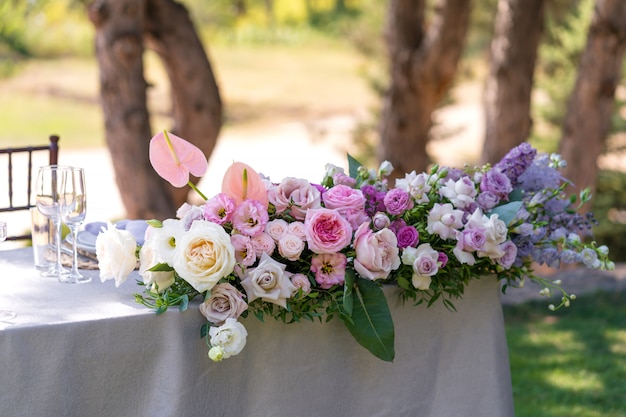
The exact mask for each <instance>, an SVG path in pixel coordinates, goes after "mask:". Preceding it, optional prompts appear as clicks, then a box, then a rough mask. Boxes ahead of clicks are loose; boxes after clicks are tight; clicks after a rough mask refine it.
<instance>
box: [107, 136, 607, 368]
mask: <svg viewBox="0 0 626 417" xmlns="http://www.w3.org/2000/svg"><path fill="white" fill-rule="evenodd" d="M348 160H349V172H348V173H345V172H344V170H343V169H342V168H340V167H337V166H333V165H327V166H326V173H325V175H324V177H323V179H322V181H321V182H320V183H319V184H314V183H311V182H309V181H308V180H305V179H300V178H295V177H289V178H285V179H283V180H281V181H280V182H273V181H271V180H270V179H269V178H265V177H263V176H262V175H260V174H258V173H257V172H255V171H254V169H253V168H251V167H250V166H248V165H246V164H243V163H239V162H236V163H233V164H232V165H231V167H230V168H229V169H228V170H227V172H226V173H225V176H224V179H223V183H222V192H221V193H219V194H217V195H215V196H213V197H211V198H207V197H206V196H204V195H203V194H202V192H201V191H200V190H198V189H197V188H196V187H195V186H194V184H192V183H191V181H189V175H190V174H193V175H194V176H197V177H199V176H202V175H203V174H204V173H205V171H206V169H207V159H206V157H205V156H204V155H203V153H202V151H200V149H198V148H197V147H195V146H194V145H192V144H190V143H189V142H187V141H185V140H184V139H182V138H180V137H177V136H175V135H173V134H171V133H168V132H165V131H164V132H162V133H159V134H157V135H156V136H154V137H153V138H152V139H151V142H150V161H151V163H152V166H153V167H154V169H155V171H156V172H157V173H158V174H159V175H160V176H161V177H163V178H164V179H165V180H167V181H169V182H170V183H171V184H172V185H173V186H175V187H183V186H186V185H189V186H191V187H192V188H193V189H194V190H196V191H197V192H198V194H199V195H200V196H201V197H202V198H203V199H204V201H205V203H204V204H203V205H200V206H197V205H190V204H187V203H186V204H184V205H183V206H182V207H181V208H180V209H179V210H178V212H177V215H176V218H172V219H166V220H164V221H156V220H151V221H149V224H150V226H149V227H148V229H147V231H146V235H145V241H144V242H143V245H141V246H138V245H137V242H136V240H135V238H134V237H133V236H132V234H131V233H129V232H127V231H124V230H119V229H117V228H115V227H114V226H113V225H111V224H109V226H108V228H106V229H105V230H103V231H102V232H101V233H100V234H99V235H98V237H97V240H96V251H97V257H98V260H99V267H100V277H101V280H102V281H103V282H104V281H105V280H108V279H114V280H115V282H116V285H119V284H121V283H122V282H123V281H124V280H126V278H127V277H128V276H129V274H130V273H131V272H132V271H133V270H134V269H135V267H136V265H137V258H138V260H139V274H140V276H141V277H142V280H143V282H140V284H141V285H143V286H144V291H143V293H142V294H139V293H138V294H136V301H137V302H139V303H141V304H143V305H145V306H148V307H150V308H154V309H155V310H156V312H157V313H163V312H164V311H166V310H167V309H168V308H169V307H172V306H178V307H179V308H180V309H181V310H186V309H187V308H188V306H189V301H190V300H192V299H193V298H195V297H198V296H200V297H201V298H202V300H203V301H202V302H201V304H199V310H200V312H201V313H202V314H203V315H204V316H205V317H206V319H207V323H206V324H205V325H204V326H203V327H202V329H201V331H200V333H201V337H203V338H204V339H205V340H206V343H207V345H208V347H209V351H208V355H209V357H210V358H211V359H212V360H214V361H220V360H222V359H224V358H228V357H231V356H234V355H237V354H238V353H239V352H241V350H242V349H243V348H244V346H245V344H246V336H247V332H246V329H245V327H244V326H243V324H242V323H241V322H240V321H239V320H238V319H239V317H246V316H247V315H248V314H250V313H252V314H254V315H255V316H256V317H257V318H258V319H259V320H261V321H263V320H264V318H265V317H272V318H274V319H277V320H282V321H283V322H285V323H293V322H299V321H302V320H309V321H316V320H318V321H329V320H331V319H333V318H335V317H338V318H339V319H340V320H341V321H342V322H343V323H344V324H345V326H346V327H347V329H348V331H349V332H350V333H351V334H352V335H353V337H354V338H355V339H356V341H357V342H358V343H360V344H361V345H362V346H363V347H365V348H366V349H368V350H369V351H370V352H371V353H373V354H374V355H375V356H377V357H378V358H380V359H382V360H385V361H392V360H393V358H394V326H393V320H392V317H391V315H390V312H389V308H388V304H387V300H386V297H385V294H384V292H383V290H382V287H383V285H394V286H397V287H398V288H399V290H400V296H401V298H402V300H403V301H404V302H407V303H411V304H422V303H424V304H426V305H427V306H431V305H432V304H433V303H435V302H443V303H444V304H445V306H446V307H448V308H449V309H452V310H454V300H455V299H458V298H460V297H462V296H463V291H464V288H465V287H466V286H467V285H468V284H469V282H470V281H472V280H474V279H479V278H481V277H484V276H486V275H495V276H497V278H498V279H500V280H504V285H503V289H506V288H507V286H521V285H523V283H524V280H525V279H526V278H528V279H531V280H533V281H535V282H538V283H540V284H541V285H542V288H543V289H542V294H544V295H551V294H552V293H553V292H554V291H558V292H560V294H561V298H560V304H559V305H557V306H554V305H552V304H551V305H550V306H549V307H550V309H556V308H559V307H562V306H566V307H567V306H569V304H570V301H571V300H573V299H574V298H575V295H573V294H568V293H567V292H566V291H565V290H563V289H562V288H561V286H560V283H559V282H553V281H551V280H548V279H544V278H541V277H539V276H537V275H535V273H534V272H533V266H534V265H538V264H539V265H540V264H546V265H548V266H550V267H559V265H560V264H561V263H563V264H574V263H578V264H584V265H585V266H587V267H589V268H603V269H612V268H614V264H613V262H611V261H610V260H609V258H608V248H607V247H606V246H598V245H597V244H596V243H595V242H590V243H587V240H586V239H585V238H586V237H587V236H588V235H589V234H590V229H591V227H592V226H593V225H594V222H595V221H594V219H593V217H592V216H591V215H581V214H579V213H578V212H577V209H578V208H579V207H580V204H584V203H586V202H588V201H589V200H590V198H591V196H590V195H589V193H588V192H587V191H583V192H581V193H580V195H579V196H573V197H569V196H567V195H566V192H565V189H566V187H567V186H568V185H569V182H568V181H567V179H565V178H563V177H562V176H561V174H560V172H559V168H561V167H563V166H564V164H565V161H563V160H561V159H560V157H559V156H558V155H543V154H538V153H537V151H536V150H535V149H534V148H532V147H531V146H530V145H528V144H526V143H523V144H521V145H520V146H518V147H516V148H514V149H512V150H511V151H510V152H509V153H508V154H507V155H506V156H505V157H504V158H503V159H502V160H501V161H500V162H499V163H497V164H495V165H494V166H490V165H485V166H481V167H465V168H464V169H455V168H445V167H440V166H437V165H435V166H434V167H432V169H430V171H429V172H422V173H416V172H411V173H408V174H406V175H405V176H404V178H400V179H397V180H396V181H395V184H393V185H392V184H390V183H389V181H388V179H387V177H388V176H389V174H390V172H391V170H392V166H391V164H389V163H388V162H384V163H383V164H381V166H380V167H379V169H378V170H369V169H367V168H365V167H363V166H361V165H360V164H359V163H358V162H357V161H355V160H354V159H353V158H351V157H348ZM485 279H486V278H485Z"/></svg>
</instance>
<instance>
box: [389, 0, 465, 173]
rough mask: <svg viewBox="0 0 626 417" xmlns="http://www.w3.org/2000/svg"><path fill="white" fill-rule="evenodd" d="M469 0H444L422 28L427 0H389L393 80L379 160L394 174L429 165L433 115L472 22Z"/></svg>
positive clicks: (450, 81)
mask: <svg viewBox="0 0 626 417" xmlns="http://www.w3.org/2000/svg"><path fill="white" fill-rule="evenodd" d="M470 3H471V2H470V1H469V0H440V1H438V3H437V7H436V10H435V15H434V16H433V20H432V22H430V25H429V29H428V31H426V30H425V29H424V27H425V26H426V25H425V22H424V9H425V0H420V1H417V0H390V2H389V10H388V16H387V25H386V34H385V35H386V42H387V47H388V53H389V60H390V85H389V88H388V91H387V93H386V95H385V98H384V103H383V114H382V120H381V150H380V151H381V152H380V159H381V160H388V161H390V162H391V163H392V164H393V166H394V168H395V170H394V173H393V174H392V175H393V176H396V177H397V176H401V175H403V174H404V173H405V172H410V171H412V170H425V169H426V168H427V166H428V164H429V163H430V158H429V157H428V155H427V152H426V144H427V142H428V133H429V130H430V128H431V126H432V120H431V115H432V113H433V111H434V110H435V109H436V107H437V105H438V104H439V102H440V101H441V99H442V98H443V96H444V95H445V93H446V92H447V91H448V88H449V87H450V85H451V83H452V80H453V78H454V75H455V73H456V68H457V64H458V61H459V58H460V56H461V52H462V50H463V44H464V41H465V35H466V33H467V27H468V24H469V15H470Z"/></svg>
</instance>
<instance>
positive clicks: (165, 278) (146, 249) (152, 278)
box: [139, 245, 175, 293]
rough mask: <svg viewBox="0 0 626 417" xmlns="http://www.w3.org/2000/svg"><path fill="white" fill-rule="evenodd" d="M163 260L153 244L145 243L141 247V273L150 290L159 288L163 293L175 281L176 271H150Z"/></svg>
mask: <svg viewBox="0 0 626 417" xmlns="http://www.w3.org/2000/svg"><path fill="white" fill-rule="evenodd" d="M161 262H162V261H161V260H160V259H159V257H158V255H157V253H156V251H155V250H154V248H153V247H152V246H149V245H144V246H142V247H141V250H140V251H139V275H140V276H141V278H143V283H144V284H146V286H147V287H148V289H149V290H150V291H154V290H155V289H157V288H158V291H159V292H161V293H162V292H163V291H165V290H166V289H168V288H169V287H170V286H172V284H173V283H174V281H175V277H174V271H148V270H149V269H150V268H152V267H153V266H155V265H157V264H159V263H161Z"/></svg>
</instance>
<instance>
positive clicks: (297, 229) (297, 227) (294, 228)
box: [289, 222, 306, 240]
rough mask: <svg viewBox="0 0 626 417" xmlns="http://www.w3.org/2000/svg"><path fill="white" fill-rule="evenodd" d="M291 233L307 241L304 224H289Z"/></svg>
mask: <svg viewBox="0 0 626 417" xmlns="http://www.w3.org/2000/svg"><path fill="white" fill-rule="evenodd" d="M289 233H291V234H292V235H296V236H298V237H299V238H300V239H301V240H306V231H305V230H304V223H302V222H291V223H289Z"/></svg>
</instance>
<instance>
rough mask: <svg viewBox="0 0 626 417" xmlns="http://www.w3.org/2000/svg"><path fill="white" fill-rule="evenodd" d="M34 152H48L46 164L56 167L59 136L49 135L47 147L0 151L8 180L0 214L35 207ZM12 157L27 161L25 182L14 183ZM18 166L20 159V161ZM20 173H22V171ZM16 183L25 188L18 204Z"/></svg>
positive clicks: (13, 160) (13, 161)
mask: <svg viewBox="0 0 626 417" xmlns="http://www.w3.org/2000/svg"><path fill="white" fill-rule="evenodd" d="M35 152H48V164H49V165H57V163H58V161H59V136H57V135H50V137H49V143H48V145H40V146H24V147H21V148H2V149H0V156H1V155H3V154H6V155H7V157H6V160H7V162H8V164H7V171H6V172H7V173H8V178H9V183H8V200H6V201H7V203H5V198H2V199H0V204H1V206H0V213H2V212H13V211H22V210H24V211H27V210H30V209H31V207H35V202H33V195H32V194H33V190H32V184H33V177H34V175H36V173H35V172H34V169H33V153H35ZM14 156H16V157H18V158H20V157H25V159H27V164H28V165H27V167H26V171H25V172H26V181H25V182H24V180H23V179H20V181H19V182H17V181H16V178H15V177H14V168H15V162H16V160H15V158H14ZM22 159H23V158H22ZM19 163H20V164H21V163H22V162H21V159H20V162H19ZM21 172H24V171H23V170H22V171H21ZM16 182H17V183H18V184H19V185H18V186H21V187H24V186H25V187H26V197H25V198H24V199H20V201H19V202H14V189H15V187H16ZM21 187H20V188H21ZM30 238H31V236H30V234H23V235H19V236H9V237H7V240H26V239H30Z"/></svg>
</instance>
